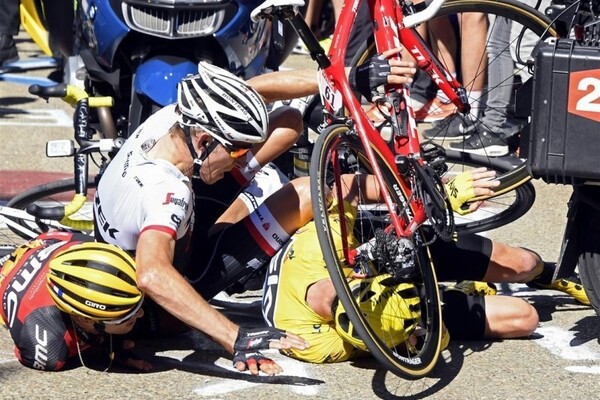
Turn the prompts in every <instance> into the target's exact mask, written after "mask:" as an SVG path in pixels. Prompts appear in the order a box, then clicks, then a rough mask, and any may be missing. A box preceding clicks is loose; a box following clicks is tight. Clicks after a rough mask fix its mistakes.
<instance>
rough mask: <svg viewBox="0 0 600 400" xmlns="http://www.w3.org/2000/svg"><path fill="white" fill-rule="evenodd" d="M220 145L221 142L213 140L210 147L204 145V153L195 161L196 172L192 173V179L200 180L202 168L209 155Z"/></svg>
mask: <svg viewBox="0 0 600 400" xmlns="http://www.w3.org/2000/svg"><path fill="white" fill-rule="evenodd" d="M218 145H219V141H217V140H213V141H212V143H211V144H209V145H206V144H204V151H203V152H202V154H201V155H200V157H197V158H195V159H194V171H193V173H192V177H194V178H197V179H198V178H200V168H202V164H204V161H205V160H206V158H207V157H208V155H209V154H210V153H212V151H213V150H214V149H215V148H216V147H217V146H218Z"/></svg>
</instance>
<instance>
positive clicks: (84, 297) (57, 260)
mask: <svg viewBox="0 0 600 400" xmlns="http://www.w3.org/2000/svg"><path fill="white" fill-rule="evenodd" d="M47 286H48V290H49V292H50V296H52V298H53V299H54V302H55V303H56V305H57V306H58V308H59V309H61V310H62V311H64V312H66V313H68V314H75V315H80V316H83V317H87V318H91V319H93V320H96V321H103V322H110V321H112V322H113V323H114V321H116V320H125V319H127V318H129V317H130V316H132V315H133V314H135V313H136V312H137V310H138V309H139V307H140V306H141V303H142V301H143V297H144V296H143V294H142V292H141V291H140V290H139V289H138V287H137V280H136V272H135V261H134V260H133V258H131V256H130V255H129V254H127V253H126V252H125V251H123V250H122V249H120V248H118V247H116V246H113V245H110V244H105V243H96V242H87V243H81V244H76V245H73V246H71V247H69V248H68V249H67V250H65V251H62V252H60V253H58V254H57V255H56V256H55V257H53V258H52V260H51V261H50V266H49V270H48V278H47Z"/></svg>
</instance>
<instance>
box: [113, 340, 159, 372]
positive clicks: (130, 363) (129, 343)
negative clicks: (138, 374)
mask: <svg viewBox="0 0 600 400" xmlns="http://www.w3.org/2000/svg"><path fill="white" fill-rule="evenodd" d="M120 347H121V348H120V349H119V350H117V351H115V360H116V361H117V362H118V363H119V364H121V365H123V366H125V367H129V368H131V369H137V370H139V371H145V372H148V371H152V364H151V363H149V362H148V361H146V360H142V359H141V358H140V357H138V356H137V355H136V354H135V353H134V352H133V348H134V347H135V342H134V341H133V340H123V341H122V344H121V346H120Z"/></svg>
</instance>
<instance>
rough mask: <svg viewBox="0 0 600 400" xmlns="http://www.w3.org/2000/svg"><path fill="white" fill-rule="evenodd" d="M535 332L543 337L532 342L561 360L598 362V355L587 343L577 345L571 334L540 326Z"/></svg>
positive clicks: (555, 328) (599, 356)
mask: <svg viewBox="0 0 600 400" xmlns="http://www.w3.org/2000/svg"><path fill="white" fill-rule="evenodd" d="M535 331H536V333H539V334H540V335H543V336H544V337H542V338H540V339H534V340H533V342H534V343H536V344H539V345H540V346H542V347H544V348H545V349H547V350H548V351H550V353H552V354H554V355H555V356H558V357H560V358H562V359H563V360H600V353H599V352H598V351H596V350H594V349H593V348H592V347H593V346H591V344H589V343H578V342H577V340H576V339H575V335H574V333H573V332H569V331H565V330H563V329H561V328H558V327H556V326H541V327H539V328H537V329H536V330H535ZM599 368H600V367H599Z"/></svg>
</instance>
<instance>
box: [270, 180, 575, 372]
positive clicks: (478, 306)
mask: <svg viewBox="0 0 600 400" xmlns="http://www.w3.org/2000/svg"><path fill="white" fill-rule="evenodd" d="M479 172H480V171H479V170H477V171H476V172H473V173H472V175H471V178H470V182H471V183H470V185H471V189H474V190H475V193H481V190H490V188H491V187H493V184H490V181H489V180H488V178H489V175H488V174H489V173H485V174H479ZM343 179H344V180H350V181H352V180H355V179H366V182H367V183H368V182H373V181H372V180H369V179H368V178H365V176H362V177H361V176H358V175H347V176H344V177H343ZM486 182H487V183H486ZM481 185H487V186H485V187H483V188H482V187H481ZM356 186H360V187H363V188H364V187H365V182H362V183H360V184H357V185H355V187H356ZM344 187H350V186H349V185H344ZM354 197H355V193H347V195H346V197H345V198H344V199H345V200H346V202H347V204H346V202H345V206H346V207H344V209H345V210H346V215H345V218H346V219H347V221H349V222H350V223H353V222H354V220H355V219H356V202H355V201H354ZM367 198H370V197H369V196H367ZM330 218H336V216H335V215H332V216H330ZM334 223H335V221H334ZM348 231H349V232H351V231H352V230H351V229H349V230H348ZM337 240H340V238H337ZM349 240H352V238H349ZM430 251H431V254H432V257H433V260H434V265H435V268H436V273H437V275H438V278H439V281H440V282H443V281H446V282H450V281H458V280H464V279H468V280H473V281H482V280H492V279H489V278H494V279H493V280H492V281H495V282H527V281H530V280H532V278H535V277H536V274H537V275H539V274H540V271H542V272H541V274H542V275H543V274H544V272H543V271H544V270H546V269H548V268H547V267H546V264H548V263H543V262H542V261H541V259H540V258H539V256H538V255H537V254H535V253H533V252H531V251H529V250H526V249H523V248H518V247H512V246H508V245H505V244H502V243H498V242H494V241H491V240H489V239H487V238H484V237H482V236H478V235H473V234H471V235H460V236H459V238H458V239H457V240H456V241H455V242H450V243H448V242H442V241H440V240H438V241H436V242H434V243H433V244H432V245H430ZM542 264H543V265H544V266H542ZM457 266H460V268H456V267H457ZM348 276H349V277H350V278H349V279H352V270H351V269H348ZM363 281H364V280H363ZM357 282H360V280H359V279H354V280H351V282H350V285H351V286H352V285H353V284H356V283H357ZM366 283H367V284H368V285H372V286H373V288H374V289H375V291H376V292H377V290H381V291H385V290H386V289H385V288H383V289H381V286H382V285H380V284H379V283H378V282H366ZM485 289H486V290H482V289H479V288H477V290H473V288H472V287H470V286H469V285H465V284H462V285H456V286H450V287H449V288H447V289H446V290H443V291H442V304H443V309H442V319H443V321H444V324H445V326H446V327H447V330H448V332H449V335H444V339H445V342H444V343H443V346H442V347H445V345H447V341H448V340H449V338H450V337H452V338H454V339H459V340H480V339H484V338H495V339H507V338H521V337H527V336H529V335H530V334H531V333H532V332H533V331H534V330H535V329H536V327H537V325H538V322H539V318H538V314H537V311H536V310H535V308H533V306H531V305H530V304H529V303H528V302H527V301H525V300H524V299H521V298H517V297H512V296H502V295H495V291H494V290H492V287H490V286H486V287H485ZM396 292H397V290H396ZM402 293H408V296H410V295H411V292H410V291H403V292H402ZM580 295H581V294H580ZM574 297H576V298H577V296H574ZM405 300H406V299H404V300H401V299H397V304H396V306H400V307H404V313H403V314H404V315H403V317H404V318H405V319H404V320H402V319H400V318H396V320H395V321H390V320H386V318H385V317H383V318H382V323H381V324H379V326H378V327H377V328H376V329H380V330H382V329H383V330H386V332H385V335H380V337H390V336H393V337H395V338H396V340H397V342H396V343H394V345H397V344H399V343H401V341H403V340H404V339H405V338H406V337H408V336H410V334H411V333H412V331H411V329H414V325H413V324H410V323H407V320H408V319H410V318H413V319H416V318H418V317H419V314H418V312H416V311H414V310H411V309H406V308H407V306H406V305H405V304H404V303H405ZM392 301H393V296H392ZM262 312H263V317H264V319H265V321H266V323H267V324H268V325H270V326H274V327H277V328H279V329H285V330H289V331H293V332H295V333H297V334H298V335H299V336H300V337H302V338H303V339H305V340H306V341H307V342H308V343H309V344H310V347H308V348H306V349H303V350H300V349H288V350H283V351H282V353H284V354H286V355H289V356H291V357H294V358H297V359H300V360H303V361H308V362H313V363H327V362H341V361H346V360H348V359H350V358H354V357H358V356H361V355H364V354H366V352H365V351H364V350H366V347H365V345H364V343H363V342H362V341H361V340H360V338H358V337H355V336H353V334H352V332H351V331H349V330H348V327H347V326H341V324H336V321H337V320H340V319H339V316H340V313H344V311H343V308H342V306H341V303H340V304H338V302H337V298H336V294H335V289H334V287H333V283H332V282H331V280H330V278H329V274H328V272H327V268H326V266H325V263H324V260H323V256H322V253H321V250H320V246H319V241H318V238H317V234H316V227H315V224H314V222H313V221H311V222H309V223H308V224H306V225H305V226H304V227H303V228H301V229H299V230H298V231H297V232H296V233H295V234H294V235H293V236H292V237H291V238H290V240H289V241H288V243H287V244H286V245H285V246H284V247H283V248H282V249H281V250H280V251H279V252H278V253H277V254H276V255H275V256H274V257H273V258H272V260H271V263H270V265H269V270H268V271H267V276H266V279H265V285H264V292H263V300H262ZM372 317H373V316H371V317H370V318H372ZM408 322H410V321H408ZM371 325H372V327H373V323H372V324H371ZM407 326H408V327H409V328H406V327H407ZM379 333H381V332H379Z"/></svg>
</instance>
